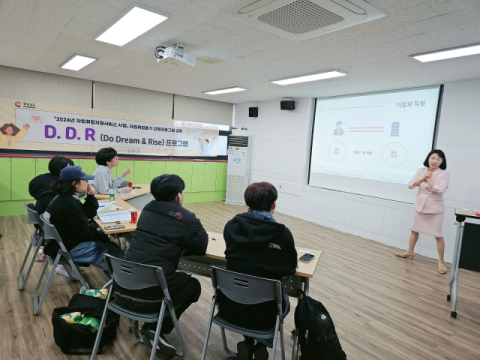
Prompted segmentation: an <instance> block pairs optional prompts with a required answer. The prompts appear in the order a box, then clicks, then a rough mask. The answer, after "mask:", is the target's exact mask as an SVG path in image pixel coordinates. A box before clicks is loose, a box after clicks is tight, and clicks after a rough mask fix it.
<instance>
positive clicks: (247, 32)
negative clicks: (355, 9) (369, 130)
mask: <svg viewBox="0 0 480 360" xmlns="http://www.w3.org/2000/svg"><path fill="white" fill-rule="evenodd" d="M241 1H242V0H138V1H136V2H137V3H140V4H144V5H147V6H150V7H153V8H156V9H158V10H160V11H163V12H165V13H167V14H169V15H170V18H169V19H168V20H167V21H165V22H164V23H162V24H160V25H159V26H157V27H155V28H154V29H152V30H151V31H149V32H147V33H146V34H144V35H142V36H140V37H139V38H137V39H135V40H133V41H132V42H130V43H129V44H127V45H125V46H123V47H117V46H114V45H109V44H105V43H101V42H97V41H95V40H94V38H95V37H96V36H97V35H98V34H99V33H100V32H101V30H102V29H103V28H105V27H106V26H107V25H109V24H110V23H111V22H112V21H114V20H115V19H116V18H118V17H119V15H120V14H121V13H122V12H123V11H124V10H125V9H126V8H127V7H128V6H130V5H131V3H132V2H133V1H130V0H0V65H6V66H13V67H18V68H23V69H30V70H37V71H41V72H47V73H53V74H60V75H66V76H73V77H78V78H83V79H90V80H96V81H103V82H108V83H113V84H120V85H127V86H133V87H138V88H144V89H151V90H158V91H163V92H168V93H174V94H181V95H187V96H193V97H202V98H206V99H212V100H219V101H226V102H232V103H240V102H251V101H263V100H271V99H279V98H298V97H321V96H333V95H341V94H350V93H362V92H369V91H377V90H386V89H396V88H403V87H416V86H423V85H432V84H441V83H445V82H450V81H457V80H466V79H474V78H480V55H477V56H470V57H465V58H459V59H453V60H445V61H438V62H433V63H427V64H422V63H419V62H417V61H415V60H413V59H411V58H410V57H409V55H411V54H416V53H420V52H427V51H432V50H438V49H442V48H450V47H455V46H460V45H469V44H472V43H478V42H480V0H370V1H369V3H371V4H372V5H374V6H376V7H377V8H379V9H380V10H382V11H383V12H385V13H386V15H387V16H386V17H385V18H382V19H379V20H375V21H372V22H369V23H365V24H362V25H358V26H354V27H352V28H348V29H345V30H340V31H337V32H333V33H330V34H326V35H322V36H318V37H315V38H313V39H308V40H304V41H300V42H293V41H289V40H286V39H284V38H281V37H278V36H276V35H272V34H270V33H266V32H263V31H261V30H257V29H255V28H253V27H250V26H248V25H245V24H243V23H241V22H238V21H236V20H234V19H232V18H230V17H227V16H225V15H221V13H222V12H223V11H224V10H225V9H227V8H229V7H231V6H232V5H234V4H237V3H239V2H241ZM176 42H183V43H184V44H185V45H186V49H185V50H186V53H188V54H190V55H192V56H194V57H196V58H199V57H202V56H211V57H214V58H219V59H221V60H224V62H223V63H220V64H216V65H208V64H204V63H200V62H197V66H196V67H195V68H194V69H192V70H189V71H186V72H179V71H177V70H172V69H171V68H170V67H167V66H166V65H163V66H162V65H161V64H157V63H156V58H155V57H154V54H153V50H154V48H155V47H156V46H158V45H173V44H174V43H176ZM74 53H79V54H82V55H87V56H91V57H95V58H98V59H99V60H98V61H96V62H94V63H93V64H91V65H89V66H87V67H86V68H84V69H82V70H80V71H78V72H74V71H69V70H64V69H61V68H60V67H59V66H60V65H61V64H62V63H64V62H65V60H67V59H68V58H69V57H70V56H71V55H72V54H74ZM332 68H338V69H341V70H343V71H346V72H348V73H349V75H348V76H346V77H343V78H338V79H333V80H331V81H319V82H313V83H310V84H304V85H291V86H278V85H274V84H271V83H270V80H275V79H278V78H284V77H288V76H291V75H301V74H305V73H311V72H316V71H322V70H329V69H332ZM0 80H1V79H0ZM231 86H242V87H246V88H247V89H248V91H244V92H240V93H234V94H225V95H219V96H208V95H204V94H203V93H202V91H206V90H214V89H219V88H224V87H231Z"/></svg>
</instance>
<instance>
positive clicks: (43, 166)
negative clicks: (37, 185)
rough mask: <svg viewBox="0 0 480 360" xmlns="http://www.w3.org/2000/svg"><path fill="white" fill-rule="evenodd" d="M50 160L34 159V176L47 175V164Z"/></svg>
mask: <svg viewBox="0 0 480 360" xmlns="http://www.w3.org/2000/svg"><path fill="white" fill-rule="evenodd" d="M49 162H50V159H35V175H37V176H38V175H41V174H46V173H48V172H49V171H48V163H49Z"/></svg>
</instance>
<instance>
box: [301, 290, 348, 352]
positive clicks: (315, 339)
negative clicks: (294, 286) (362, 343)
mask: <svg viewBox="0 0 480 360" xmlns="http://www.w3.org/2000/svg"><path fill="white" fill-rule="evenodd" d="M299 292H300V293H301V294H302V298H301V300H300V301H299V302H298V305H297V308H296V309H295V328H296V332H297V334H298V341H299V343H300V352H301V354H302V356H301V359H302V360H346V359H347V355H346V354H345V352H344V351H343V349H342V346H341V345H340V340H338V336H337V332H336V331H335V325H334V324H333V320H332V318H331V317H330V314H329V313H328V311H327V309H325V307H324V306H323V304H322V303H321V302H319V301H317V300H314V299H312V298H311V297H310V296H305V294H304V293H303V291H301V290H299Z"/></svg>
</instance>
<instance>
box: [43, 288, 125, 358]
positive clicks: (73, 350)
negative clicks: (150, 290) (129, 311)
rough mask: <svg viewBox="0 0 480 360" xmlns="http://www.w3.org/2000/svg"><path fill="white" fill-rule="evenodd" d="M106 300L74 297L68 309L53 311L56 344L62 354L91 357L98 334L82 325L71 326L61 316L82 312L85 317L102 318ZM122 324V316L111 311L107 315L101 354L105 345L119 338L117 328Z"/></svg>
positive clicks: (82, 296) (62, 308)
mask: <svg viewBox="0 0 480 360" xmlns="http://www.w3.org/2000/svg"><path fill="white" fill-rule="evenodd" d="M105 302H106V300H103V299H99V298H96V297H92V296H87V295H82V294H76V295H73V297H72V299H71V300H70V303H69V304H68V306H67V307H61V308H56V309H53V314H52V324H53V337H54V338H55V343H56V344H57V345H58V346H59V347H60V349H61V350H62V352H63V353H64V354H67V355H90V354H91V353H92V349H93V345H94V344H95V339H96V338H97V333H96V332H92V331H91V330H90V329H89V327H88V326H85V325H82V324H70V323H67V322H66V321H65V320H63V319H62V318H61V315H64V314H68V313H72V312H81V313H82V314H84V315H85V316H91V317H95V318H97V319H98V320H99V321H100V320H101V318H102V314H103V309H104V308H105ZM119 324H120V316H119V315H118V314H115V313H113V312H111V311H109V312H108V313H107V320H106V322H105V327H104V329H103V334H102V339H101V341H100V349H99V351H98V353H99V354H101V353H102V349H103V345H105V344H108V343H109V342H112V341H113V340H114V339H115V337H116V336H117V328H118V325H119Z"/></svg>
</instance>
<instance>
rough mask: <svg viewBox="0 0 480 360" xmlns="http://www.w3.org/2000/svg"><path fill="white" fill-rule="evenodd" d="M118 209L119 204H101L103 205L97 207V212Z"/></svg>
mask: <svg viewBox="0 0 480 360" xmlns="http://www.w3.org/2000/svg"><path fill="white" fill-rule="evenodd" d="M118 209H121V207H120V206H116V205H109V206H103V207H101V208H100V207H99V208H98V211H97V213H99V214H100V213H104V212H107V211H113V210H118Z"/></svg>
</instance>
